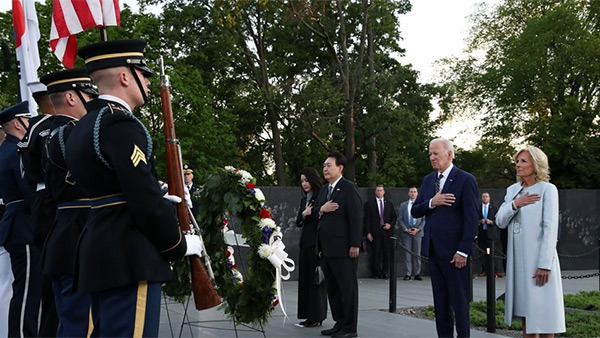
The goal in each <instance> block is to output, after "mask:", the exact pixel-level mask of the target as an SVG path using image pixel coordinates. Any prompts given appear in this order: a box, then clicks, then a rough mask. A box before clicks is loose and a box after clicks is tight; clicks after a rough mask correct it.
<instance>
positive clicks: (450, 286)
mask: <svg viewBox="0 0 600 338" xmlns="http://www.w3.org/2000/svg"><path fill="white" fill-rule="evenodd" d="M453 157H454V148H453V146H452V142H450V141H449V140H447V139H443V138H438V139H434V140H432V141H431V143H430V144H429V161H430V162H431V166H432V167H433V169H434V170H435V171H434V172H432V173H431V174H428V175H427V176H425V177H424V178H423V183H422V185H421V189H420V194H419V197H417V200H416V201H415V204H414V205H413V207H412V209H411V214H412V216H413V217H415V218H419V217H423V216H424V217H426V222H425V234H424V238H423V254H424V255H426V256H429V269H430V274H431V285H432V287H433V304H434V308H435V322H436V329H437V333H438V336H440V337H452V336H453V335H454V330H453V326H454V318H455V319H456V331H457V333H458V336H459V337H469V335H470V329H469V294H468V285H469V284H468V283H469V278H470V276H469V271H468V269H465V267H466V265H467V257H468V255H470V254H471V252H472V245H473V239H474V238H475V231H476V227H477V206H478V202H477V182H476V180H475V177H473V175H471V174H469V173H467V172H466V171H463V170H460V169H458V168H457V167H455V166H454V165H453V164H452V158H453ZM452 311H454V316H452Z"/></svg>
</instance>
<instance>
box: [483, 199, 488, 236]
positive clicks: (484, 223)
mask: <svg viewBox="0 0 600 338" xmlns="http://www.w3.org/2000/svg"><path fill="white" fill-rule="evenodd" d="M487 208H488V206H487V205H485V204H484V205H483V219H487V211H488V209H487ZM483 230H487V223H486V222H483Z"/></svg>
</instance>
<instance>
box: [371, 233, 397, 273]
mask: <svg viewBox="0 0 600 338" xmlns="http://www.w3.org/2000/svg"><path fill="white" fill-rule="evenodd" d="M391 231H392V230H391V229H390V230H383V229H379V231H378V232H377V233H371V235H372V236H373V242H372V243H371V251H372V252H371V253H370V254H369V258H370V262H369V263H370V265H371V272H372V273H373V274H374V276H373V277H382V276H383V275H387V274H388V272H389V267H390V264H389V261H390V255H391V253H392V244H391V240H390V237H391V235H390V233H391Z"/></svg>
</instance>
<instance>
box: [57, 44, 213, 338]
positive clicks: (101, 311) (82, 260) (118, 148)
mask: <svg viewBox="0 0 600 338" xmlns="http://www.w3.org/2000/svg"><path fill="white" fill-rule="evenodd" d="M145 45H146V42H145V41H143V40H115V41H105V42H100V43H97V44H93V45H89V46H85V47H82V48H81V49H80V50H79V51H78V54H79V56H80V57H82V58H83V59H84V60H85V65H86V69H87V71H88V74H89V75H90V77H91V78H92V80H93V81H94V83H96V85H97V86H98V92H99V94H100V96H99V97H98V99H97V100H93V101H91V102H89V103H88V105H87V111H88V113H87V114H86V115H85V116H84V117H83V118H82V119H81V120H80V121H79V122H78V123H77V125H76V126H75V127H74V128H73V129H72V131H71V133H70V135H69V138H68V140H67V144H66V160H67V167H68V168H69V170H70V171H71V174H72V177H73V179H74V180H75V181H76V182H77V184H78V185H79V187H80V189H81V191H82V192H83V193H84V194H85V195H86V196H87V197H88V198H90V203H91V210H90V215H89V217H88V220H87V222H86V225H85V228H84V230H83V232H82V234H81V237H80V239H79V245H78V264H77V271H78V274H77V278H78V281H77V285H76V287H77V290H78V291H79V292H84V293H85V292H89V293H90V294H91V299H92V320H93V323H94V332H93V335H95V336H96V335H98V336H121V337H124V336H138V335H139V336H142V335H143V336H157V335H158V325H159V321H160V313H159V312H160V288H161V283H163V282H166V281H169V280H171V278H172V276H171V269H170V266H169V260H175V259H178V258H180V257H182V256H184V255H192V254H196V255H200V254H201V249H200V239H199V237H198V236H195V235H185V236H184V234H183V233H182V232H181V231H180V229H179V226H178V222H177V219H176V214H175V207H174V205H173V204H172V203H171V202H170V201H169V200H168V199H165V198H163V195H162V193H161V190H160V187H159V184H158V180H157V178H156V177H155V175H154V168H153V156H152V150H153V145H152V141H151V138H150V135H149V133H148V130H147V129H146V127H145V126H144V125H143V124H142V123H141V122H140V121H139V120H138V119H137V118H136V117H135V116H134V115H133V113H132V110H133V109H135V108H136V107H139V106H142V105H143V104H144V103H145V102H146V100H147V94H148V86H149V84H150V82H149V80H148V78H149V77H150V76H152V75H153V73H152V71H151V70H150V69H149V68H148V66H147V65H146V59H145V58H144V54H143V50H144V47H145ZM179 201H181V199H179Z"/></svg>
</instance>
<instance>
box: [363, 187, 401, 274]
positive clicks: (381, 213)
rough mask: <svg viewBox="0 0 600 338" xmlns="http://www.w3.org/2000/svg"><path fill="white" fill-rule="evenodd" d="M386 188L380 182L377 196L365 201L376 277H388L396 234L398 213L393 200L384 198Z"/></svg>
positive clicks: (372, 271) (372, 262)
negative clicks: (393, 240)
mask: <svg viewBox="0 0 600 338" xmlns="http://www.w3.org/2000/svg"><path fill="white" fill-rule="evenodd" d="M384 195H385V189H384V188H383V185H382V184H380V185H378V186H377V187H376V188H375V198H373V199H371V200H369V201H367V202H366V203H365V228H366V232H367V240H368V241H369V242H371V252H370V253H369V258H370V260H369V263H370V266H371V273H372V274H373V277H374V278H383V279H386V278H387V272H388V269H389V260H390V254H391V252H392V245H391V242H390V237H392V236H393V235H394V227H393V226H392V225H393V224H396V220H397V219H398V215H397V214H396V209H395V208H394V204H393V203H392V201H390V200H387V199H384V198H383V196H384Z"/></svg>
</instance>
